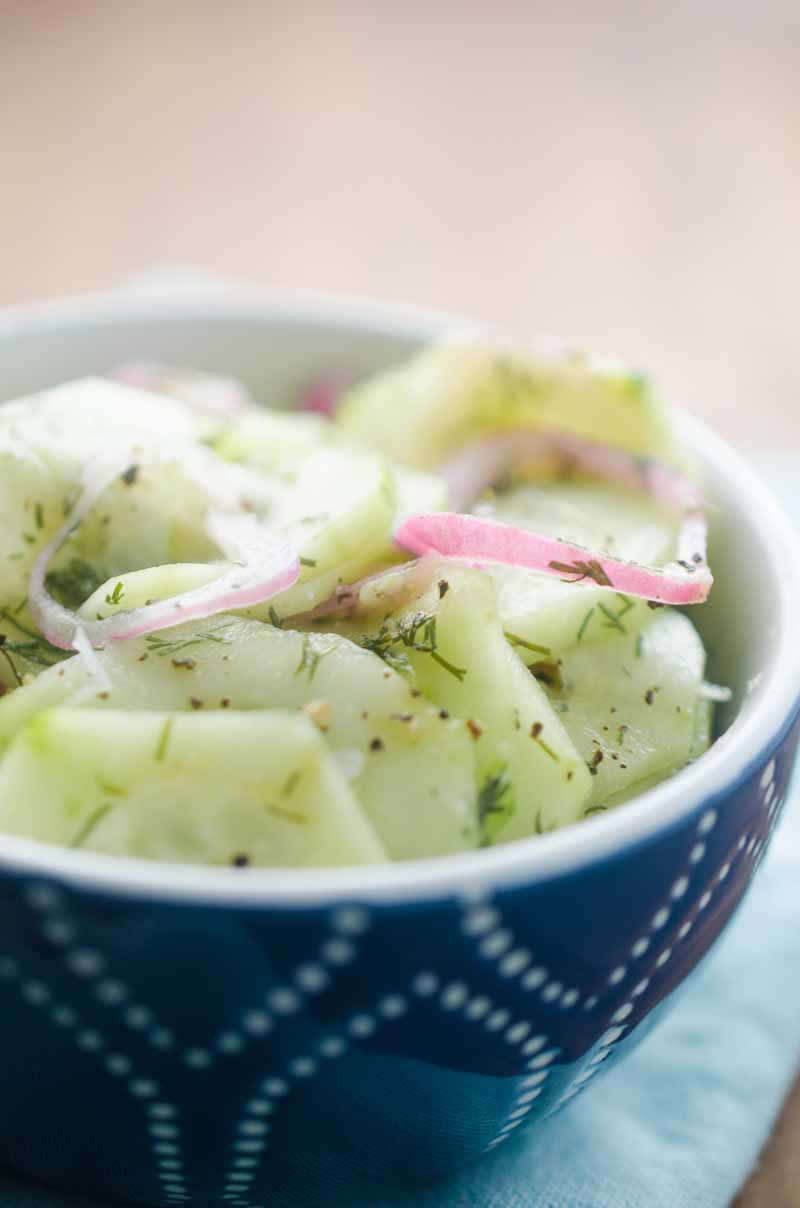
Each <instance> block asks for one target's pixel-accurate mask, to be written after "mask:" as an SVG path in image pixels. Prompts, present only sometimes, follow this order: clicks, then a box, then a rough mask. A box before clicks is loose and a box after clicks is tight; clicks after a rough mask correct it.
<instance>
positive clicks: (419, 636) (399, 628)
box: [360, 612, 467, 681]
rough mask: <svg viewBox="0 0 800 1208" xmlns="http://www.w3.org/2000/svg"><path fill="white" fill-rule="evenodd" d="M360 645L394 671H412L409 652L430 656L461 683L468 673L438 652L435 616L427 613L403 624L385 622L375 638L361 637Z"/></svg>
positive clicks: (413, 617)
mask: <svg viewBox="0 0 800 1208" xmlns="http://www.w3.org/2000/svg"><path fill="white" fill-rule="evenodd" d="M360 645H361V646H363V648H364V649H365V650H370V651H371V652H372V653H373V654H377V655H378V657H379V658H382V659H383V661H384V662H385V663H387V664H388V665H389V666H390V667H393V668H394V669H395V671H409V670H410V669H411V664H410V663H409V661H408V656H407V655H406V654H405V653H404V649H406V650H416V651H417V652H418V653H419V654H429V655H430V656H431V658H432V659H433V660H434V662H437V663H438V664H439V666H440V667H443V668H444V670H445V671H448V672H449V673H450V675H454V676H455V677H456V679H457V680H459V681H461V680H463V678H464V676H465V675H466V674H467V671H466V668H465V667H456V666H455V664H454V663H451V662H449V661H448V660H447V659H446V658H444V656H443V655H441V654H440V653H439V651H438V650H437V648H436V617H432V616H430V615H429V614H426V613H424V612H415V613H414V614H413V615H412V616H410V617H406V618H404V619H403V620H402V621H395V622H394V623H391V624H389V623H384V624H383V625H381V627H380V629H379V631H378V633H377V634H376V635H375V636H374V637H373V636H369V635H367V634H362V636H361V638H360Z"/></svg>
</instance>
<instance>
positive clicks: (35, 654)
mask: <svg viewBox="0 0 800 1208" xmlns="http://www.w3.org/2000/svg"><path fill="white" fill-rule="evenodd" d="M0 619H2V620H3V621H5V622H6V623H7V624H8V625H13V627H14V628H15V629H16V630H17V632H18V633H21V634H22V636H23V638H24V639H25V640H24V641H22V640H18V639H12V638H9V637H8V635H7V634H4V633H0V651H2V653H3V655H4V656H5V659H6V662H7V663H8V664H9V666H11V669H12V671H13V672H14V677H15V679H16V680H17V682H18V683H20V682H21V676H20V675H19V673H18V672H17V669H16V667H15V666H14V665H13V662H12V660H11V658H10V657H9V656H10V655H12V654H16V655H18V656H19V657H20V658H22V659H26V660H27V661H28V662H29V663H33V664H34V665H35V666H37V667H52V666H53V665H54V664H55V663H60V662H62V660H63V659H65V658H68V657H69V652H68V651H66V650H59V649H58V647H57V646H51V645H50V643H49V642H48V640H47V638H44V637H42V635H41V634H39V633H37V632H36V631H35V630H34V629H29V628H28V627H27V625H23V624H22V622H21V621H18V620H17V618H16V617H15V616H13V615H12V614H11V613H10V612H9V611H8V609H6V608H0Z"/></svg>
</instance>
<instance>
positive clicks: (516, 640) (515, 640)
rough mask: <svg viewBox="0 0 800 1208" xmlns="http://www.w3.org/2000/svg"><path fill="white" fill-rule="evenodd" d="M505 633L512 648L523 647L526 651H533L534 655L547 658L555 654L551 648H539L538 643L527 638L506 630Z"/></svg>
mask: <svg viewBox="0 0 800 1208" xmlns="http://www.w3.org/2000/svg"><path fill="white" fill-rule="evenodd" d="M503 633H504V635H505V637H506V640H507V641H509V642H510V643H511V645H512V646H522V647H523V649H525V650H532V651H533V653H534V654H543V655H544V656H545V658H550V657H551V656H552V653H553V652H552V651H551V649H550V647H549V646H539V645H537V643H536V642H529V641H527V639H526V638H521V637H518V636H517V634H516V633H510V632H509V630H508V629H504V630H503Z"/></svg>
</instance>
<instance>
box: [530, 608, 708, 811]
mask: <svg viewBox="0 0 800 1208" xmlns="http://www.w3.org/2000/svg"><path fill="white" fill-rule="evenodd" d="M561 662H562V666H561V675H562V681H563V687H562V688H561V689H560V690H553V691H551V693H550V697H551V701H552V702H553V704H554V706H555V708H556V709H560V710H563V712H560V714H559V716H560V719H561V721H562V722H563V724H564V727H565V729H566V730H567V732H568V733H569V735H570V737H571V738H572V741H573V742H574V744H575V746H576V747H577V749H578V750H579V751H580V753H581V756H582V757H583V759H584V760H586V762H587V763H588V764H589V765H590V766H592V767H593V769H594V773H595V774H594V776H593V778H592V794H591V801H590V802H589V809H593V808H596V807H599V806H601V805H609V806H610V805H615V804H619V802H621V801H623V800H627V798H628V797H630V796H632V795H633V793H634V792H640V791H643V789H644V788H646V787H650V786H651V785H653V784H656V783H658V782H659V781H660V780H664V779H665V778H666V777H667V776H670V775H672V774H673V773H674V772H676V771H678V770H679V769H680V768H682V767H684V766H685V765H686V764H687V763H688V762H689V761H690V760H691V759H694V758H696V757H697V756H698V755H699V754H700V753H701V751H702V749H704V748H705V746H706V745H707V744H708V734H709V731H708V725H709V711H708V702H707V701H704V700H701V699H700V697H699V693H700V689H701V688H702V684H703V674H704V671H705V650H704V649H703V643H702V641H701V640H700V637H699V635H698V633H697V631H696V630H695V628H694V626H693V625H692V623H691V621H690V620H689V619H688V617H686V616H684V615H683V613H679V612H674V611H672V610H671V609H663V610H659V611H658V612H657V613H656V614H655V615H654V616H653V617H652V620H651V621H650V622H649V623H648V625H647V626H645V628H644V629H642V631H641V632H640V633H639V634H638V635H636V636H633V635H622V634H612V635H611V636H609V637H608V639H607V640H606V641H605V642H596V643H594V644H592V645H588V646H576V647H574V649H572V650H570V651H567V652H566V653H564V654H563V655H562V658H561Z"/></svg>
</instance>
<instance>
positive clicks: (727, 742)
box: [0, 282, 800, 908]
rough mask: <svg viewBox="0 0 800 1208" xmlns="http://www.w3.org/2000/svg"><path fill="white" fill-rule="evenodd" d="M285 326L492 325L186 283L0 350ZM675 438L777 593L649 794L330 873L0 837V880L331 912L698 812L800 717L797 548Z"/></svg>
mask: <svg viewBox="0 0 800 1208" xmlns="http://www.w3.org/2000/svg"><path fill="white" fill-rule="evenodd" d="M167 317H172V318H177V319H181V320H187V319H192V318H196V319H203V320H207V321H214V320H220V319H225V320H235V319H236V318H237V317H238V318H249V319H253V318H256V319H260V320H262V321H264V322H269V321H271V320H277V319H280V320H283V321H286V320H288V321H290V322H291V321H295V322H297V323H298V324H305V325H308V324H309V323H311V324H315V323H316V324H319V325H321V326H331V325H338V326H340V327H341V326H342V325H344V326H355V327H356V328H358V329H361V330H365V331H372V332H376V333H378V334H384V335H386V336H387V337H392V336H395V337H400V338H405V339H412V340H426V339H430V338H432V337H434V336H436V335H441V334H442V333H444V332H451V331H454V330H464V329H465V328H472V329H473V330H474V329H479V330H487V329H491V327H492V325H490V324H488V323H481V322H480V321H475V320H469V319H466V318H464V317H463V316H459V315H454V314H448V313H445V312H442V311H437V310H429V309H426V308H422V307H418V306H414V305H410V304H406V303H394V302H385V301H378V300H372V299H368V298H360V297H355V296H352V295H338V294H326V293H320V292H316V291H305V290H281V289H262V288H250V287H242V286H238V285H234V284H231V285H228V284H227V283H216V282H213V283H208V284H206V283H200V284H199V285H198V283H197V282H192V283H187V284H186V285H180V286H175V287H172V288H169V287H167V286H165V285H163V284H162V285H159V286H158V287H154V288H152V289H148V288H138V287H137V288H134V289H131V290H121V291H115V292H111V293H95V294H83V295H73V296H70V297H67V298H59V299H54V300H48V301H45V302H33V303H24V304H22V305H18V306H11V307H5V308H0V349H2V344H3V342H4V341H8V340H13V339H14V337H15V336H17V335H19V334H22V333H24V334H32V333H36V332H37V331H41V332H47V331H48V330H52V329H54V328H56V329H57V328H78V327H87V326H88V327H95V328H101V327H102V326H103V325H104V324H105V323H112V322H119V321H125V322H132V323H135V322H145V321H148V322H152V321H153V320H154V319H158V318H167ZM676 415H677V420H678V426H679V431H680V433H681V435H682V436H683V437H684V438H685V439H686V440H687V441H688V443H689V444H690V445H691V446H692V447H693V448H694V449H695V450H696V451H697V452H699V453H700V455H701V457H702V459H703V461H704V462H705V463H707V464H709V465H712V466H713V467H714V468H715V469H716V470H717V471H718V472H721V473H723V474H724V475H725V476H726V477H728V478H730V479H732V480H735V481H736V483H737V493H738V497H739V501H740V506H741V508H742V510H743V511H746V512H747V513H748V514H749V515H750V516H751V518H752V519H753V523H754V525H755V527H756V529H757V531H758V535H759V538H760V540H761V542H762V545H763V548H764V552H765V554H766V556H767V558H768V560H769V563H770V566H771V568H772V570H773V572H774V574H773V579H774V582H775V583H777V585H778V592H777V595H778V598H777V601H776V608H775V624H776V630H777V639H778V643H779V645H778V649H777V651H776V652H775V656H774V657H773V660H772V667H771V670H770V671H769V672H768V673H767V674H766V676H765V679H764V681H763V683H762V685H761V691H760V694H759V701H758V703H757V705H754V707H753V708H751V709H749V710H744V711H743V713H742V714H740V716H739V717H737V718H736V719H735V721H734V722H733V724H732V726H731V727H730V728H729V730H727V731H726V732H725V734H723V735H722V736H721V738H720V739H718V740H717V741H716V742H715V743H714V744H713V745H712V747H711V748H710V749H709V750H708V751H707V752H706V753H705V754H704V755H703V756H702V757H701V758H700V759H699V760H697V762H696V763H694V764H692V765H690V766H689V767H688V768H684V769H683V770H682V771H680V772H679V773H677V774H676V775H675V776H674V777H671V778H670V779H669V780H666V781H664V782H662V783H661V784H660V785H657V786H656V787H655V788H652V789H649V790H647V791H645V792H644V793H642V794H641V795H640V796H639V797H636V798H634V799H633V800H631V802H630V803H628V804H626V806H625V808H624V809H621V810H614V811H610V812H609V813H608V814H601V815H599V816H597V817H595V818H593V819H592V820H591V821H590V822H585V823H584V824H583V825H581V826H569V827H566V828H564V829H563V830H560V831H555V832H553V833H551V834H547V835H541V836H537V837H536V838H535V839H529V840H520V841H519V842H517V843H512V844H508V845H505V846H502V847H496V848H492V849H490V850H485V849H484V850H479V851H475V852H463V853H458V854H455V855H449V856H437V857H430V858H427V859H420V860H413V861H405V862H403V863H396V864H380V865H372V866H367V867H364V866H361V867H355V868H333V869H317V868H314V869H245V870H242V869H227V868H215V867H204V866H195V865H186V864H173V863H162V862H153V861H147V860H143V859H138V858H133V857H123V856H108V855H102V854H97V853H91V852H73V851H70V850H68V849H63V848H60V847H55V846H52V845H49V844H43V843H40V842H38V841H36V840H32V839H22V838H14V837H11V836H0V871H5V872H14V873H17V874H19V875H23V876H26V877H30V878H32V879H33V880H36V879H38V878H48V877H50V878H55V879H57V880H59V881H61V882H62V883H64V884H67V885H69V886H70V887H72V888H74V889H81V890H84V891H87V892H103V893H108V894H111V895H113V896H126V897H140V898H145V899H150V900H158V901H165V902H174V903H180V902H183V903H194V904H203V905H205V906H214V905H219V906H225V905H228V906H234V905H235V906H238V907H248V906H249V907H259V906H267V905H268V906H275V907H284V908H291V907H294V908H300V907H308V906H318V905H321V904H330V903H339V902H342V901H356V900H357V901H363V902H370V903H375V904H379V903H400V902H403V903H407V904H413V903H415V902H419V901H424V900H427V899H430V898H442V897H445V898H450V897H460V898H468V897H470V896H473V895H476V894H477V895H480V894H483V893H485V892H488V891H490V890H492V891H493V890H497V889H501V888H504V887H511V886H514V885H518V884H520V883H531V882H540V881H544V880H548V879H550V878H552V877H555V876H560V875H564V874H569V873H573V872H577V871H579V870H581V869H584V868H586V867H588V866H590V865H593V864H596V863H599V862H601V861H602V860H604V859H606V858H609V857H612V856H614V855H618V854H620V853H621V852H622V851H623V850H625V849H630V848H632V847H636V846H638V845H640V844H642V843H644V842H647V841H648V840H651V839H653V838H655V837H656V836H658V835H660V834H661V835H663V834H665V833H667V832H669V831H670V830H671V829H673V828H675V827H676V826H678V825H680V824H681V823H682V822H684V821H685V820H686V818H688V817H690V816H691V815H692V814H693V813H695V812H696V811H699V810H701V809H711V808H713V806H714V804H715V803H716V802H719V801H721V800H724V798H725V797H726V796H728V795H729V794H730V793H731V792H732V790H733V789H734V788H735V786H736V785H737V784H738V783H739V782H741V781H742V780H743V779H745V778H746V777H748V776H749V775H750V774H752V772H753V771H754V770H756V769H757V768H758V767H760V766H761V764H762V763H763V762H764V760H765V759H766V756H767V755H768V754H769V752H771V751H772V750H773V749H774V748H776V747H777V746H778V744H779V743H780V741H781V740H782V738H783V737H784V736H785V734H786V733H787V731H788V730H789V729H790V727H791V726H792V724H793V723H794V721H795V718H796V716H797V713H798V711H799V710H800V643H798V642H796V641H793V640H792V625H791V617H792V608H793V606H794V605H796V601H797V599H798V598H800V537H798V535H797V534H796V532H795V529H794V526H793V525H792V523H791V522H790V520H789V519H788V517H787V515H786V514H785V512H784V510H783V508H782V507H781V506H780V505H779V504H778V502H777V501H776V499H775V498H774V496H773V495H772V492H771V491H770V490H769V489H768V488H767V487H766V486H765V485H764V484H763V483H762V482H761V480H760V479H759V477H758V475H757V474H756V473H755V472H754V470H753V469H751V467H750V465H749V464H748V462H747V461H746V460H745V458H744V457H743V456H742V455H741V454H739V453H738V452H737V451H736V450H734V449H733V448H732V447H731V446H730V445H728V444H727V442H726V441H724V440H723V439H722V438H721V437H720V436H718V435H717V434H716V433H715V432H713V431H712V430H711V429H709V428H708V427H707V426H706V425H705V424H704V423H703V422H702V421H700V420H698V419H696V418H695V417H693V416H689V415H688V414H685V413H684V412H682V411H680V410H679V409H678V410H677V411H676Z"/></svg>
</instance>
